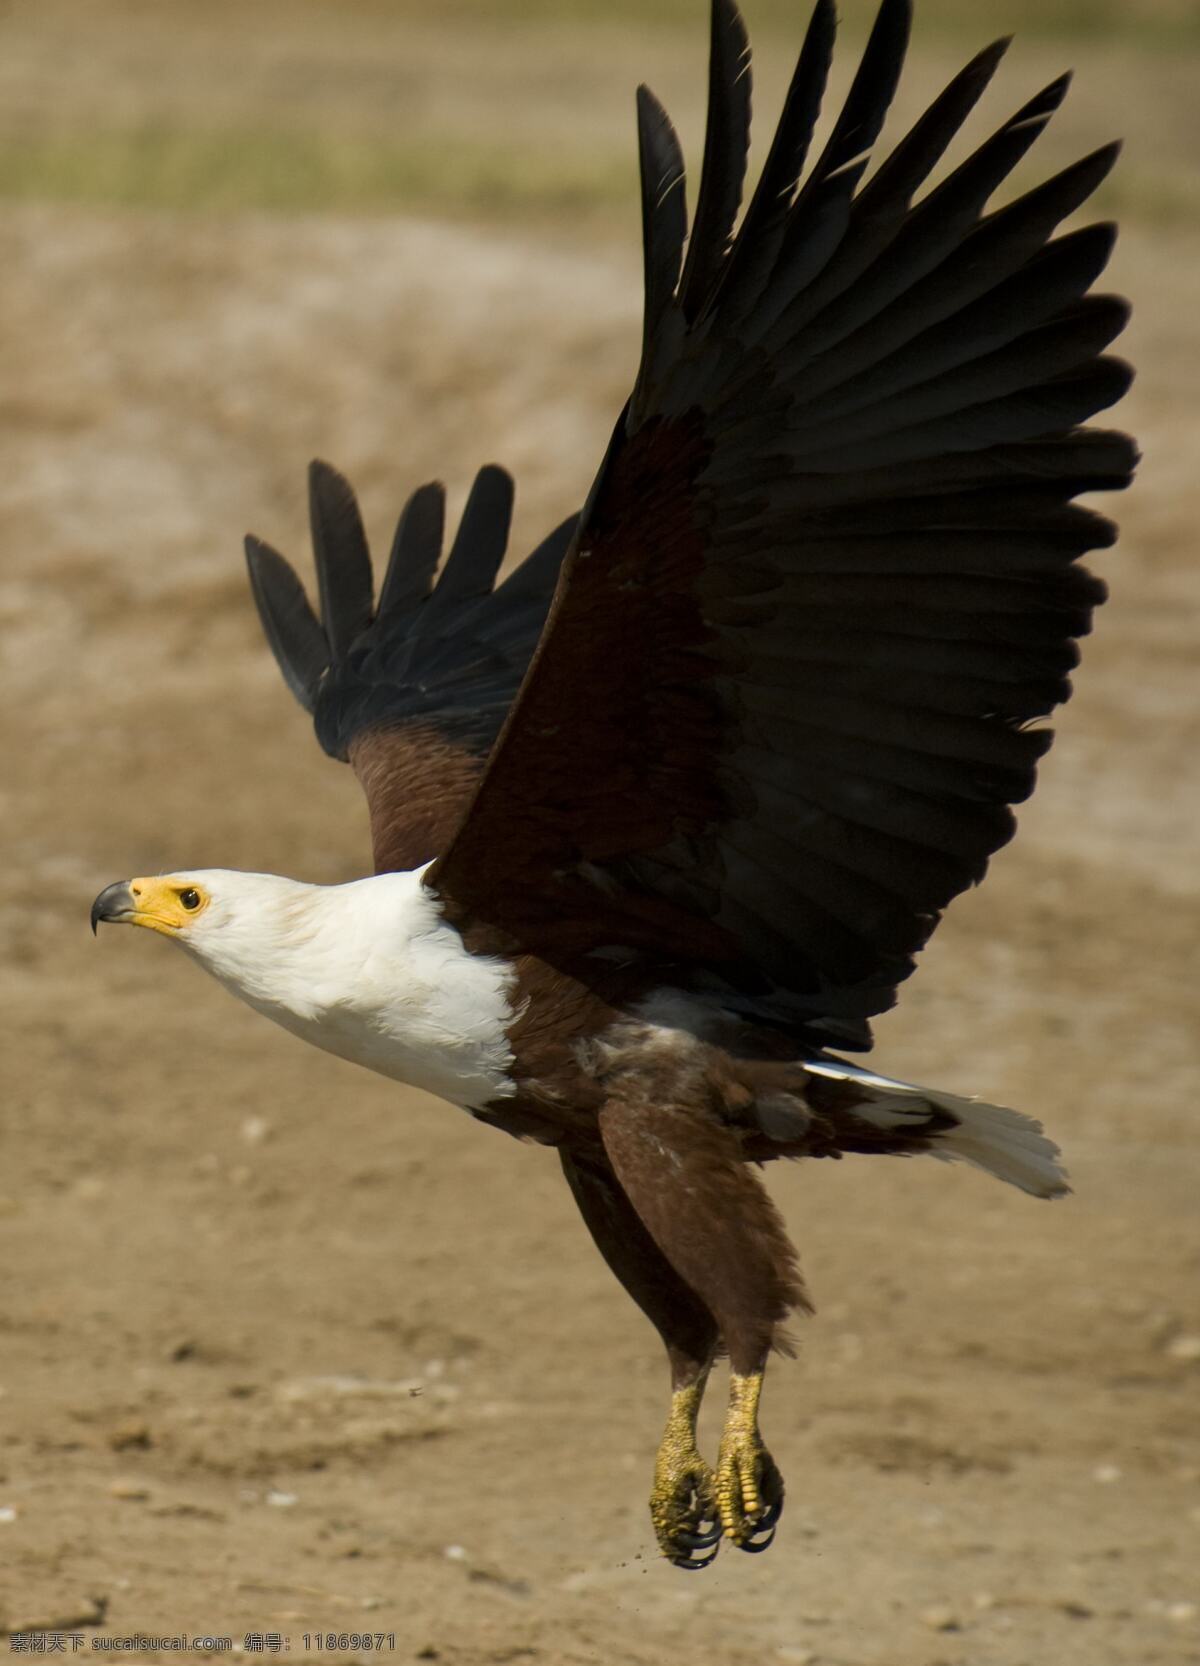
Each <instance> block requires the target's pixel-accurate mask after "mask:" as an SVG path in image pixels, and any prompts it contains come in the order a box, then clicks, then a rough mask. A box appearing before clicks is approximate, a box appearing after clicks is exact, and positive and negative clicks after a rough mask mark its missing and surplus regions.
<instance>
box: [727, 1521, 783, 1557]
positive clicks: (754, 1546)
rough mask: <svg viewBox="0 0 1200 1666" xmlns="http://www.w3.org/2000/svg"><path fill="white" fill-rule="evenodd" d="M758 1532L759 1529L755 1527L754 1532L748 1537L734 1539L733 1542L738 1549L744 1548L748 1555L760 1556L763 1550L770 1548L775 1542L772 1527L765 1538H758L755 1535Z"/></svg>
mask: <svg viewBox="0 0 1200 1666" xmlns="http://www.w3.org/2000/svg"><path fill="white" fill-rule="evenodd" d="M758 1532H759V1529H758V1528H755V1530H754V1534H753V1535H752V1536H751V1537H750V1538H748V1539H735V1540H734V1543H735V1544H736V1545H737V1547H738V1549H739V1550H744V1551H745V1552H746V1554H747V1555H748V1556H761V1555H762V1553H763V1551H764V1550H770V1548H771V1546H772V1545H773V1544H774V1543H775V1529H774V1528H773V1527H772V1528H771V1529H770V1531H769V1532H768V1533H767V1536H766V1538H765V1539H759V1538H758V1537H757V1534H758Z"/></svg>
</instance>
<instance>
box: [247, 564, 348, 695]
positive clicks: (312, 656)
mask: <svg viewBox="0 0 1200 1666" xmlns="http://www.w3.org/2000/svg"><path fill="white" fill-rule="evenodd" d="M246 565H247V567H248V569H249V572H250V589H251V592H252V593H253V596H254V601H255V604H256V606H257V608H258V617H259V619H260V620H261V621H262V628H263V632H264V634H265V635H266V638H267V642H268V643H269V644H270V648H271V652H272V653H273V654H274V655H275V659H276V662H277V664H278V666H279V669H280V670H281V671H282V672H283V680H284V681H285V682H286V683H287V686H288V687H289V688H290V689H291V691H292V693H293V694H294V695H295V696H296V699H297V700H299V702H300V704H301V705H302V706H303V707H304V709H305V711H308V712H311V711H312V710H313V708H314V707H315V705H316V699H317V689H318V686H319V685H320V681H321V678H322V676H323V675H324V673H325V671H326V669H327V668H328V665H329V643H328V642H327V641H326V639H325V632H324V631H323V630H322V629H321V627H320V625H319V624H318V623H317V619H316V615H315V614H314V613H313V610H312V608H311V607H310V606H309V605H308V597H307V596H306V595H305V594H304V586H303V585H302V584H301V583H300V580H299V579H298V578H297V577H296V575H295V573H294V572H293V571H292V568H291V566H290V565H289V563H288V562H287V561H285V560H284V558H283V556H282V555H280V553H279V551H278V550H274V549H272V548H271V546H270V544H264V543H263V541H262V539H261V538H255V537H254V535H253V534H252V533H251V534H249V535H248V536H247V538H246Z"/></svg>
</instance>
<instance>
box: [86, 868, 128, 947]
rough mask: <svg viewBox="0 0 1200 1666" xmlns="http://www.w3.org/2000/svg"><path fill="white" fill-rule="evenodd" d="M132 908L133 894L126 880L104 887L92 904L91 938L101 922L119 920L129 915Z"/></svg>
mask: <svg viewBox="0 0 1200 1666" xmlns="http://www.w3.org/2000/svg"><path fill="white" fill-rule="evenodd" d="M133 906H134V903H133V892H132V891H131V890H130V889H129V882H128V880H124V879H119V880H117V882H116V884H115V885H106V886H105V887H104V889H103V891H101V893H100V895H99V896H98V897H97V898H96V900H95V902H94V903H93V904H92V914H91V921H92V936H93V937H94V936H95V935H96V928H97V926H99V924H100V922H101V920H117V919H120V918H121V917H122V916H125V915H128V914H129V913H131V912H132V910H133Z"/></svg>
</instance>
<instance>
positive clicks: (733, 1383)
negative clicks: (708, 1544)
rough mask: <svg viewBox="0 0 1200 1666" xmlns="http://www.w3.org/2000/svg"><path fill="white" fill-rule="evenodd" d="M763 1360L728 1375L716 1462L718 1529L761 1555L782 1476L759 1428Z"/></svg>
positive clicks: (777, 1509)
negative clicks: (726, 1404) (756, 1366)
mask: <svg viewBox="0 0 1200 1666" xmlns="http://www.w3.org/2000/svg"><path fill="white" fill-rule="evenodd" d="M765 1368H766V1361H765V1360H764V1361H763V1362H762V1364H761V1366H760V1368H759V1369H758V1370H757V1371H750V1372H747V1373H745V1374H743V1373H742V1372H740V1371H736V1370H733V1371H731V1372H730V1374H729V1409H728V1411H727V1412H726V1415H725V1428H724V1430H723V1431H722V1434H721V1449H720V1452H719V1454H718V1457H717V1480H716V1491H717V1509H718V1511H719V1513H720V1517H721V1528H722V1531H723V1532H724V1533H725V1535H726V1537H727V1538H730V1539H732V1540H733V1542H734V1544H736V1545H737V1546H738V1548H739V1549H740V1550H751V1551H758V1550H766V1549H767V1547H768V1545H770V1543H771V1541H772V1539H774V1537H775V1524H776V1522H778V1520H779V1518H780V1516H781V1515H782V1514H783V1476H782V1475H781V1474H780V1473H779V1469H778V1466H777V1465H776V1463H775V1460H774V1458H772V1456H771V1454H770V1453H769V1452H768V1451H767V1449H766V1447H765V1446H764V1445H763V1439H762V1435H761V1434H760V1433H759V1429H758V1399H759V1395H760V1394H761V1393H762V1385H763V1375H764V1372H765Z"/></svg>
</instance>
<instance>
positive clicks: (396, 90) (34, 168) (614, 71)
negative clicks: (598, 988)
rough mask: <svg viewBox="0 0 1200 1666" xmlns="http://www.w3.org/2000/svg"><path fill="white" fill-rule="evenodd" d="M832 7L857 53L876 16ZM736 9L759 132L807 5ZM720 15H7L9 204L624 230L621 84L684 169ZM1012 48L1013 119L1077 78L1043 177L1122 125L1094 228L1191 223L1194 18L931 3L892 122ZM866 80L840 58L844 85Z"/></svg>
mask: <svg viewBox="0 0 1200 1666" xmlns="http://www.w3.org/2000/svg"><path fill="white" fill-rule="evenodd" d="M840 9H841V11H842V14H843V33H844V36H845V37H846V40H845V42H844V46H848V47H850V48H851V49H853V47H855V46H856V45H857V44H859V43H860V42H861V40H862V38H863V37H864V35H865V32H866V30H867V28H868V27H869V24H870V20H871V17H872V15H873V12H874V0H843V3H842V5H841V8H840ZM744 10H745V13H746V16H747V21H748V24H749V26H750V30H751V36H752V40H753V42H754V45H755V47H756V63H755V69H756V76H757V80H756V95H755V96H756V105H757V107H758V108H759V109H760V110H761V109H766V110H770V109H772V108H773V107H775V106H776V105H777V102H778V99H779V97H780V96H781V94H782V87H783V84H784V81H785V80H786V75H787V73H788V70H789V68H790V64H791V62H792V59H793V57H794V53H795V50H796V46H797V44H798V41H799V38H800V36H801V33H802V30H803V25H804V21H805V19H806V17H807V14H808V10H809V6H808V3H807V0H745V5H744ZM706 14H707V0H439V4H438V7H437V10H436V12H434V13H431V12H430V9H429V7H428V6H427V5H425V4H418V3H417V0H256V3H255V4H254V5H253V6H247V5H244V4H238V3H237V0H205V3H203V4H202V3H200V0H173V3H172V4H171V5H170V6H169V7H167V6H163V5H161V4H160V3H158V0H103V3H100V4H97V3H95V0H9V4H8V6H7V9H6V10H3V11H0V199H7V200H10V201H12V200H24V201H69V202H78V203H87V204H96V205H101V204H109V205H114V206H124V207H136V208H145V209H166V210H172V211H179V210H187V211H217V212H227V211H238V210H265V211H270V212H288V213H298V212H350V213H363V212H365V213H374V212H403V211H419V212H423V213H430V214H437V215H440V216H448V217H456V218H464V217H466V218H472V219H493V220H504V221H513V220H546V221H551V222H555V223H557V224H560V225H562V226H565V227H566V228H568V229H570V228H571V227H574V226H578V225H581V224H583V223H584V222H588V221H596V222H600V223H604V222H605V221H611V222H612V223H614V224H615V223H616V219H617V216H618V215H619V216H620V217H621V223H622V224H624V223H625V221H626V219H628V216H629V213H630V212H631V211H632V204H633V203H634V201H635V198H634V191H635V177H636V165H635V160H634V143H633V125H632V110H631V103H632V98H631V94H632V89H633V86H634V85H635V84H636V82H637V81H638V80H639V79H641V78H642V77H643V76H644V77H645V78H647V79H648V80H650V81H651V82H652V83H653V84H654V86H655V88H656V90H657V91H659V92H660V93H662V94H663V95H664V96H666V98H667V102H668V106H669V107H670V108H671V110H672V114H673V115H674V116H675V117H676V118H677V119H678V120H679V123H680V128H681V132H682V133H683V135H684V138H685V144H686V145H687V146H688V148H689V153H690V154H692V155H693V156H694V154H695V149H696V145H697V142H698V138H699V134H700V132H701V131H702V123H703V90H704V58H705V53H706V47H707V28H706ZM1009 32H1012V33H1016V34H1017V35H1018V37H1019V43H1018V48H1017V49H1015V50H1014V53H1013V60H1014V62H1012V63H1010V65H1008V66H1006V69H1005V77H1004V78H1005V80H1006V81H1007V82H1008V84H1009V85H1011V86H1013V87H1014V88H1015V94H1014V96H1020V95H1021V94H1022V92H1023V93H1024V95H1025V96H1027V95H1028V91H1029V90H1031V88H1030V87H1029V84H1028V82H1029V73H1028V66H1029V64H1030V62H1031V61H1032V62H1033V63H1034V64H1035V65H1036V66H1037V70H1039V71H1040V70H1041V68H1042V66H1043V64H1044V65H1045V66H1046V70H1047V77H1046V78H1048V75H1049V74H1051V73H1056V72H1057V70H1058V69H1060V68H1062V67H1063V64H1064V63H1069V62H1072V61H1074V62H1075V64H1076V66H1077V68H1078V69H1079V70H1080V72H1081V73H1080V75H1079V77H1078V80H1077V93H1076V94H1075V95H1073V102H1074V100H1075V99H1078V98H1080V97H1082V99H1083V100H1084V101H1085V102H1084V105H1083V110H1082V115H1081V116H1080V117H1078V118H1072V117H1070V116H1069V115H1068V114H1067V112H1064V117H1063V118H1060V121H1059V122H1056V124H1055V125H1054V127H1053V128H1052V130H1051V133H1052V135H1059V136H1057V137H1051V136H1048V139H1047V141H1046V143H1045V145H1044V147H1039V148H1041V149H1042V156H1043V166H1044V165H1045V163H1047V162H1048V163H1050V164H1052V165H1061V162H1063V161H1065V160H1068V159H1069V156H1068V154H1067V152H1068V151H1070V150H1072V149H1073V153H1074V154H1078V153H1079V149H1080V148H1084V149H1086V148H1090V147H1091V146H1092V145H1094V144H1097V143H1100V142H1102V141H1103V140H1104V139H1105V138H1106V137H1108V135H1109V134H1110V133H1111V132H1112V131H1113V130H1114V127H1115V128H1116V130H1117V131H1122V130H1124V131H1125V132H1127V133H1128V132H1130V131H1131V124H1132V130H1133V131H1134V133H1135V136H1136V142H1135V145H1134V146H1133V147H1132V148H1133V154H1132V155H1131V156H1130V157H1127V159H1126V161H1125V162H1124V164H1123V166H1122V168H1121V169H1119V170H1118V172H1117V174H1116V175H1115V177H1114V179H1113V181H1112V182H1110V184H1109V185H1108V186H1107V187H1106V190H1105V193H1104V194H1103V195H1102V196H1101V197H1100V198H1098V199H1097V204H1096V206H1097V207H1098V208H1099V209H1100V210H1101V211H1102V212H1104V213H1116V212H1120V213H1122V214H1124V215H1130V214H1135V215H1137V216H1139V217H1141V218H1145V219H1150V220H1153V221H1155V222H1164V221H1165V222H1178V221H1181V220H1194V219H1196V218H1197V216H1200V178H1198V177H1197V170H1196V169H1195V168H1194V166H1192V165H1191V164H1190V162H1189V160H1188V158H1189V156H1194V155H1195V154H1196V153H1197V150H1200V5H1198V4H1197V3H1196V0H980V3H979V4H968V3H966V0H918V6H917V21H916V28H915V31H914V49H913V53H912V58H911V60H910V71H909V74H908V75H907V76H906V79H905V83H904V89H905V90H902V102H903V99H904V98H905V97H910V96H912V94H911V90H912V89H915V96H916V97H918V98H920V97H922V96H928V95H929V94H930V93H931V92H932V91H933V90H934V89H933V82H934V81H935V80H939V81H940V80H942V79H944V78H945V77H946V76H947V75H948V74H949V73H950V72H951V71H952V69H953V68H954V67H956V63H955V61H956V60H958V61H961V59H962V58H963V57H964V56H965V55H966V53H967V51H968V50H970V49H972V48H974V47H976V46H978V45H979V44H980V43H981V42H983V41H984V40H986V39H988V38H991V37H992V36H994V35H996V34H998V33H1009ZM66 46H69V50H64V48H65V47H66ZM1060 48H1061V50H1060ZM853 57H854V52H853V50H848V51H847V50H843V51H842V52H841V53H840V54H839V61H838V65H837V67H836V71H835V74H836V75H838V76H842V77H843V79H842V81H841V83H840V85H842V86H844V85H845V80H844V77H845V75H846V73H847V71H848V66H849V64H850V63H852V61H853ZM1035 73H1036V71H1035ZM664 83H665V84H664ZM914 112H915V106H912V105H911V104H910V108H909V114H910V116H911V114H912V113H914ZM1005 113H1007V112H1005ZM1072 119H1075V128H1074V132H1072V130H1071V125H1070V124H1071V121H1072ZM1064 123H1065V126H1064ZM760 132H761V130H760ZM760 143H761V139H760ZM1064 146H1066V150H1064V148H1063V147H1064ZM1164 158H1166V163H1165V165H1164Z"/></svg>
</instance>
